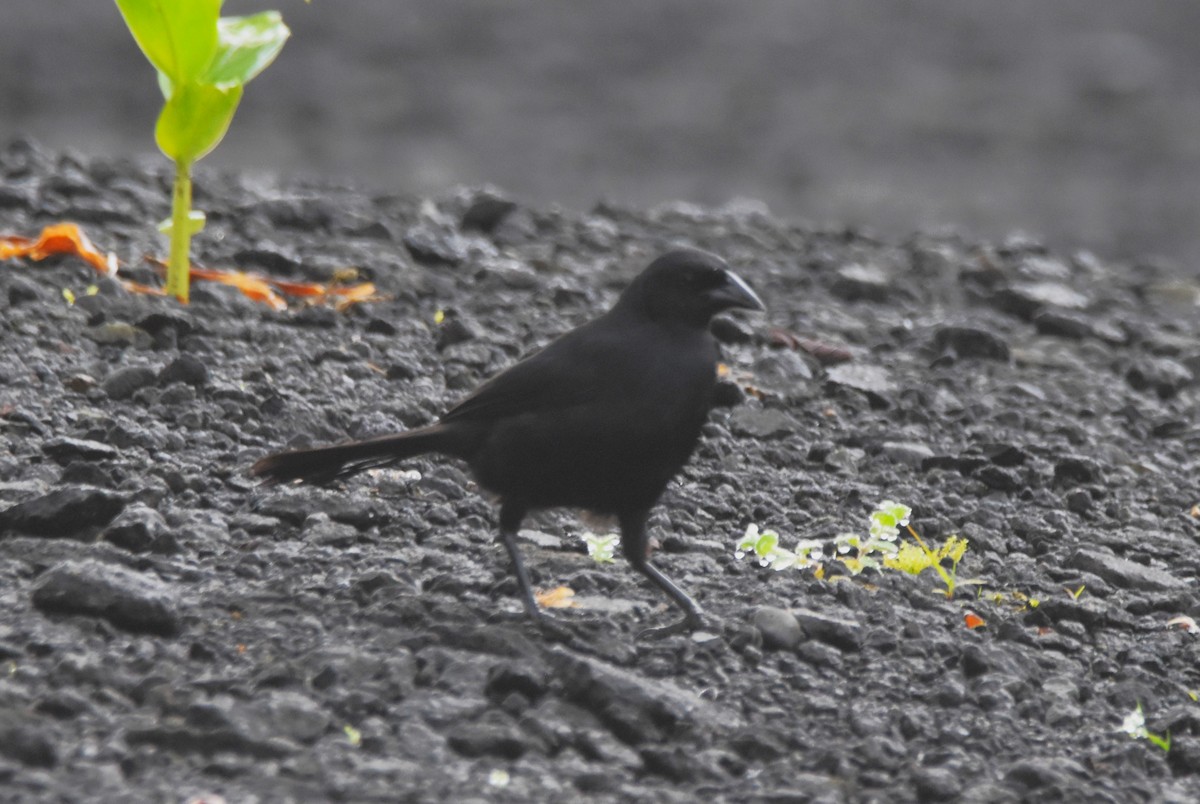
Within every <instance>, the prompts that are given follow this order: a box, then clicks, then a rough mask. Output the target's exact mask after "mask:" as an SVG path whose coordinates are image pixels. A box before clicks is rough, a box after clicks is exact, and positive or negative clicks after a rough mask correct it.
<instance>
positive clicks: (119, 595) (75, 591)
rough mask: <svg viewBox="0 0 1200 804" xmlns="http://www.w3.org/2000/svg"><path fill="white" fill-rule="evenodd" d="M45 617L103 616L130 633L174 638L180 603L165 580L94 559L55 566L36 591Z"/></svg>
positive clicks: (39, 607)
mask: <svg viewBox="0 0 1200 804" xmlns="http://www.w3.org/2000/svg"><path fill="white" fill-rule="evenodd" d="M33 605H34V606H35V607H37V608H38V609H40V610H42V611H46V612H54V613H65V614H85V615H90V616H94V617H102V618H104V619H106V620H108V621H109V622H111V623H112V624H113V625H115V626H117V627H119V628H124V629H126V630H129V631H135V632H144V633H151V634H159V635H162V636H171V635H173V634H175V633H176V632H177V631H178V630H179V617H178V614H177V613H176V600H175V597H174V593H173V591H172V588H171V587H170V586H168V585H167V584H166V583H164V582H163V581H160V580H159V579H157V578H155V577H152V576H150V575H145V574H142V573H140V572H135V571H133V570H131V569H127V568H125V567H121V566H117V565H114V564H106V563H104V562H102V561H96V560H94V559H85V560H83V561H64V562H62V563H61V564H58V565H56V566H54V567H51V568H50V569H49V570H47V571H46V572H45V574H44V575H42V577H41V578H40V579H39V580H38V583H37V585H36V586H35V587H34V590H33Z"/></svg>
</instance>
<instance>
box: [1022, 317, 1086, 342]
mask: <svg viewBox="0 0 1200 804" xmlns="http://www.w3.org/2000/svg"><path fill="white" fill-rule="evenodd" d="M1033 325H1034V326H1035V327H1037V331H1038V334H1040V335H1052V336H1055V337H1058V338H1074V339H1076V340H1080V339H1082V338H1087V337H1089V336H1091V334H1092V325H1091V323H1089V322H1088V321H1087V320H1086V319H1083V318H1080V317H1079V316H1075V315H1071V314H1069V313H1063V312H1059V311H1057V310H1042V311H1041V312H1039V313H1037V314H1036V315H1034V317H1033Z"/></svg>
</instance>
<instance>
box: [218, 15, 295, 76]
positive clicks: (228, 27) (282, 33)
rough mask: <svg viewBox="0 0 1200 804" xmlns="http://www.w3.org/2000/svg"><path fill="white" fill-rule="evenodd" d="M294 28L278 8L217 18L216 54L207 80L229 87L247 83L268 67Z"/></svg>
mask: <svg viewBox="0 0 1200 804" xmlns="http://www.w3.org/2000/svg"><path fill="white" fill-rule="evenodd" d="M290 35H291V31H290V30H288V27H287V26H286V25H284V24H283V17H281V16H280V14H279V12H278V11H264V12H262V13H261V14H252V15H250V16H246V17H222V18H221V19H220V20H218V21H217V48H216V56H215V57H214V58H213V60H212V63H211V64H210V65H209V67H208V71H207V72H206V73H205V74H204V83H206V84H213V85H214V86H217V87H220V88H223V89H227V88H230V87H234V86H238V85H240V84H245V83H246V82H248V81H249V80H250V79H251V78H254V76H256V75H258V74H259V73H261V72H262V71H263V70H264V69H266V67H267V65H269V64H270V63H271V62H272V61H274V60H275V57H276V56H278V55H279V51H280V50H281V49H282V48H283V43H284V42H286V41H287V38H288V36H290Z"/></svg>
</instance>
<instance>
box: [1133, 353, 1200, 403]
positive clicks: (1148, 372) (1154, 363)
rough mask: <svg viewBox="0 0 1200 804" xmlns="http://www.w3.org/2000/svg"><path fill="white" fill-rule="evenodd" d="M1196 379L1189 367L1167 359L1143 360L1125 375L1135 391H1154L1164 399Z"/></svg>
mask: <svg viewBox="0 0 1200 804" xmlns="http://www.w3.org/2000/svg"><path fill="white" fill-rule="evenodd" d="M1195 379H1196V378H1195V376H1194V375H1193V374H1192V372H1190V371H1188V368H1187V366H1185V365H1183V364H1182V363H1179V362H1177V361H1175V360H1171V359H1169V358H1165V357H1158V358H1143V359H1142V360H1141V361H1140V362H1138V363H1136V364H1135V365H1133V366H1130V368H1129V371H1127V372H1126V373H1125V380H1126V381H1127V382H1128V383H1129V385H1130V386H1131V387H1132V388H1133V389H1134V390H1137V391H1153V392H1154V393H1156V394H1158V395H1159V397H1160V398H1162V399H1170V398H1171V397H1173V396H1175V395H1176V394H1177V393H1179V391H1180V390H1181V389H1183V388H1184V387H1186V386H1188V385H1191V384H1192V383H1193V382H1195Z"/></svg>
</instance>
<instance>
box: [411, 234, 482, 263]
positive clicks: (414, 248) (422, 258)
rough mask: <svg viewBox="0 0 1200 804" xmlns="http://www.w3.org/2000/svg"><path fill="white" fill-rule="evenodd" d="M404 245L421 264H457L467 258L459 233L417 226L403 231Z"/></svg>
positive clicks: (465, 246)
mask: <svg viewBox="0 0 1200 804" xmlns="http://www.w3.org/2000/svg"><path fill="white" fill-rule="evenodd" d="M403 241H404V246H405V248H407V249H408V253H409V254H411V255H412V258H413V259H414V260H416V261H417V262H419V263H421V264H422V265H458V264H459V263H461V262H462V261H463V260H465V259H466V258H467V244H466V241H465V240H464V239H463V237H462V236H461V235H458V234H455V233H453V232H441V231H436V230H434V229H431V228H428V227H424V226H418V227H414V228H412V229H409V230H408V231H407V232H405V233H404V237H403Z"/></svg>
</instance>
